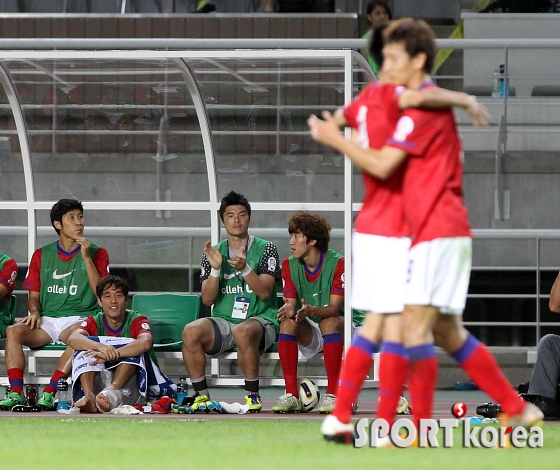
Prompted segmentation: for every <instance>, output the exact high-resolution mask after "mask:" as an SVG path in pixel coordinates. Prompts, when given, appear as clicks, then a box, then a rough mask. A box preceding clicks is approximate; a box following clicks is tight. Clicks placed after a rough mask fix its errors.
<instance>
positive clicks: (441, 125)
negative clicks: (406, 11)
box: [309, 19, 542, 434]
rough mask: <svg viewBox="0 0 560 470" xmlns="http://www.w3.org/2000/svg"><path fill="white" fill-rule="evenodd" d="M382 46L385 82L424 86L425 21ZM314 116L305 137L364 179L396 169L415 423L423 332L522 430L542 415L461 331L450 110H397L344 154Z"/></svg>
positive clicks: (425, 355)
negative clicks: (370, 137)
mask: <svg viewBox="0 0 560 470" xmlns="http://www.w3.org/2000/svg"><path fill="white" fill-rule="evenodd" d="M384 39H385V47H384V50H383V53H384V65H383V71H384V73H386V74H387V75H388V78H389V79H390V80H391V81H393V82H395V83H398V84H401V85H404V86H406V87H407V88H410V89H421V88H430V87H433V86H434V85H433V84H432V83H431V82H429V76H428V75H427V73H428V71H429V70H431V68H432V65H433V61H434V58H435V51H436V49H435V42H434V34H433V31H432V30H431V29H430V27H429V26H428V25H427V24H426V23H425V22H423V21H419V20H412V19H402V20H399V21H397V22H395V23H393V24H391V25H390V26H389V27H388V28H387V29H386V31H385V32H384ZM323 117H324V118H325V120H326V122H318V120H317V119H314V118H310V120H309V124H310V127H311V130H312V131H311V132H312V137H313V138H314V139H315V140H319V141H321V142H323V143H325V144H328V145H330V146H332V147H334V148H336V149H337V150H339V151H340V152H341V153H345V154H346V155H348V156H349V157H350V158H351V159H352V161H354V163H356V164H357V165H358V166H360V167H361V168H362V169H363V170H364V171H366V172H368V173H370V174H372V175H374V176H377V177H378V178H382V179H385V178H391V176H392V175H393V174H394V173H395V172H399V171H402V170H401V169H402V168H403V165H406V169H405V172H404V179H403V193H402V195H403V208H404V216H405V220H406V222H407V223H408V225H409V228H410V233H411V236H412V246H411V249H410V265H409V273H408V280H407V283H406V293H405V303H406V306H405V309H404V312H403V318H402V324H403V339H404V344H405V346H406V348H407V353H408V357H409V368H408V369H409V371H408V374H409V391H410V396H411V400H412V406H413V410H414V414H415V419H416V420H418V419H422V418H429V417H430V416H431V411H432V403H433V393H434V390H435V383H436V379H437V360H436V358H435V352H434V336H432V330H433V332H434V335H435V337H436V339H437V343H438V345H441V346H442V347H443V348H444V349H445V350H446V351H448V352H450V353H451V354H452V355H453V357H454V358H455V359H456V360H457V361H458V362H459V363H460V365H461V367H463V369H464V370H465V371H466V372H467V373H468V374H469V375H470V376H471V378H472V379H473V380H474V381H475V382H476V383H477V385H478V386H479V387H480V388H481V389H483V390H484V391H485V392H486V393H488V394H489V395H490V396H491V397H492V398H494V399H495V400H497V401H499V402H500V403H501V404H502V409H503V410H504V411H505V412H506V413H507V414H508V415H509V416H511V417H512V418H511V421H510V424H512V425H514V426H517V425H521V426H525V427H529V426H531V425H532V424H533V423H535V422H536V421H538V420H539V419H541V418H542V413H540V411H539V410H538V409H537V408H536V407H534V406H532V405H531V404H524V403H523V401H522V400H521V399H520V398H519V397H518V396H517V394H516V393H515V391H514V389H513V387H512V386H511V384H510V383H509V382H508V380H507V379H506V378H505V376H504V375H503V372H502V371H501V370H500V368H499V366H498V364H497V362H496V361H495V359H494V358H493V356H492V355H491V353H490V352H489V351H488V349H487V348H486V347H485V346H484V345H483V344H482V343H480V342H479V341H478V340H476V339H475V338H474V337H473V336H472V335H470V334H469V333H468V332H467V330H466V329H465V328H464V327H463V325H462V318H461V315H462V311H463V308H464V304H465V300H466V294H467V289H468V282H469V273H470V264H471V233H470V225H469V222H468V218H467V210H466V207H465V206H464V204H463V196H462V186H461V183H462V149H461V143H460V140H459V138H458V136H457V133H456V129H455V121H454V117H453V114H452V112H451V110H450V109H440V110H419V109H408V110H406V111H405V112H404V113H403V116H402V117H400V118H399V120H398V123H397V125H396V128H395V131H394V133H393V136H392V138H390V139H388V140H387V142H386V143H385V145H384V146H383V148H382V149H381V150H373V149H363V148H360V147H358V146H355V145H352V143H351V142H348V141H346V139H344V137H343V136H342V135H340V133H339V132H338V129H337V121H336V120H335V119H334V118H333V117H332V116H330V115H329V114H328V113H324V114H323ZM407 157H408V158H407ZM382 362H383V361H382ZM398 372H399V371H398V370H395V371H394V372H393V375H398ZM342 380H343V379H342V378H341V385H342ZM382 380H383V378H382ZM401 383H402V382H401ZM339 396H340V392H339ZM335 414H336V410H335ZM380 417H381V416H380ZM333 424H336V423H333ZM341 424H343V423H341ZM335 428H336V426H333V429H335ZM338 430H339V431H336V429H335V431H334V432H333V434H341V433H348V430H347V429H346V430H345V428H344V427H343V426H338ZM324 431H325V430H324ZM324 434H325V432H324Z"/></svg>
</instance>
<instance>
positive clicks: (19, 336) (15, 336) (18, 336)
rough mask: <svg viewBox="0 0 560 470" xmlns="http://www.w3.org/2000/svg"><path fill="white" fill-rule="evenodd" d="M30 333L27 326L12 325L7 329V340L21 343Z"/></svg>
mask: <svg viewBox="0 0 560 470" xmlns="http://www.w3.org/2000/svg"><path fill="white" fill-rule="evenodd" d="M28 331H30V330H29V329H28V328H27V326H26V325H23V324H22V323H16V324H14V325H10V326H9V327H8V328H7V329H6V339H8V340H9V341H17V342H19V343H21V342H22V341H23V340H24V338H25V335H26V333H27V332H28Z"/></svg>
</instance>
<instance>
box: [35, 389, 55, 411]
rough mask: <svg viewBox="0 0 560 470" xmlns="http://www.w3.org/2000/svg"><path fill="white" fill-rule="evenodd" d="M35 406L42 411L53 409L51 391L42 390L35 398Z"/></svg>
mask: <svg viewBox="0 0 560 470" xmlns="http://www.w3.org/2000/svg"><path fill="white" fill-rule="evenodd" d="M37 406H39V407H40V408H41V409H42V410H43V411H53V410H54V395H53V394H52V393H48V392H43V393H42V394H41V396H40V397H39V399H38V400H37Z"/></svg>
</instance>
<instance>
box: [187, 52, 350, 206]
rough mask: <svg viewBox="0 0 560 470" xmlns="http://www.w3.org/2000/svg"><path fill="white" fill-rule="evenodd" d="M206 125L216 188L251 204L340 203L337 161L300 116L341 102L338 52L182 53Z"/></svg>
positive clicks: (340, 175)
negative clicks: (239, 194) (234, 193)
mask: <svg viewBox="0 0 560 470" xmlns="http://www.w3.org/2000/svg"><path fill="white" fill-rule="evenodd" d="M188 63H189V64H190V65H191V67H192V69H193V71H194V75H195V77H196V80H197V83H198V85H199V87H200V89H201V93H202V97H203V100H204V102H205V105H206V109H207V113H208V117H209V120H210V126H211V129H212V136H213V143H214V151H215V163H216V173H217V185H218V194H219V195H222V194H225V193H227V192H228V191H230V190H232V189H233V190H237V191H241V192H243V194H245V195H246V196H247V197H248V199H249V200H250V201H252V202H257V201H264V202H266V201H287V202H341V201H342V199H343V193H344V190H343V184H344V181H343V174H344V168H343V159H342V157H341V156H339V155H337V154H335V153H334V152H333V150H332V149H329V148H326V147H324V146H321V145H319V144H317V143H316V142H314V141H313V140H311V138H310V136H309V128H308V126H307V118H308V117H309V115H310V114H311V113H316V112H319V111H321V110H323V109H327V110H330V111H334V110H335V109H337V107H339V106H342V105H343V104H344V68H343V67H344V62H343V60H342V59H341V58H336V59H333V58H330V57H327V58H325V57H322V58H316V57H305V56H302V57H298V58H289V59H287V58H277V59H272V58H247V59H240V58H235V59H234V58H230V59H221V58H220V59H211V60H210V59H200V60H199V59H189V61H188Z"/></svg>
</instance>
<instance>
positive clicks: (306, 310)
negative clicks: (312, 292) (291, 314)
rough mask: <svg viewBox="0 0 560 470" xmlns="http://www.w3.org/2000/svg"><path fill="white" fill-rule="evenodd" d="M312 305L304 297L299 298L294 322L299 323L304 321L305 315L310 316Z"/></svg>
mask: <svg viewBox="0 0 560 470" xmlns="http://www.w3.org/2000/svg"><path fill="white" fill-rule="evenodd" d="M312 310H313V307H312V306H311V305H309V304H308V303H307V302H306V301H305V299H301V308H300V309H299V310H298V311H297V314H296V322H298V323H300V322H302V321H304V320H305V319H306V318H307V317H311V316H312V315H313V313H312Z"/></svg>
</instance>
